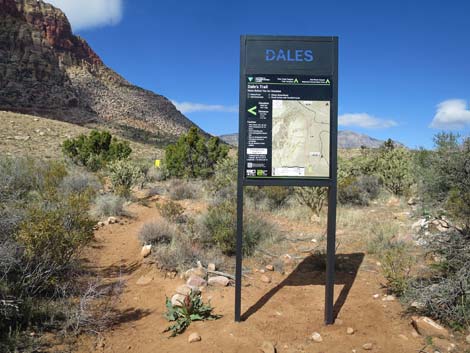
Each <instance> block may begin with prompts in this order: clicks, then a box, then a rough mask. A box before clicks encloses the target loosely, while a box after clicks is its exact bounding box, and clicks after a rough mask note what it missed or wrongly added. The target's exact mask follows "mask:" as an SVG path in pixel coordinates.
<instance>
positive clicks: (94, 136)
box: [62, 130, 132, 171]
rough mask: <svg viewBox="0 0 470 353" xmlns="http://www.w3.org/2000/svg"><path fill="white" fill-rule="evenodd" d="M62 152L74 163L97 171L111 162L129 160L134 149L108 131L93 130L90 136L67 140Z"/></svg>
mask: <svg viewBox="0 0 470 353" xmlns="http://www.w3.org/2000/svg"><path fill="white" fill-rule="evenodd" d="M62 151H63V153H64V155H65V156H67V157H69V158H70V159H71V160H72V161H73V162H74V163H76V164H80V165H83V166H86V167H87V168H88V169H90V170H92V171H96V170H98V169H100V168H102V167H103V166H104V165H105V164H106V163H107V162H109V161H114V160H120V159H125V158H127V157H128V156H129V155H130V154H131V152H132V149H131V148H130V146H129V143H128V142H127V141H119V140H118V139H116V138H113V137H112V135H111V134H110V133H109V132H107V131H102V132H100V131H97V130H93V131H91V132H90V134H89V135H88V136H86V135H83V134H82V135H79V136H78V137H77V138H74V139H67V140H65V141H64V142H63V144H62Z"/></svg>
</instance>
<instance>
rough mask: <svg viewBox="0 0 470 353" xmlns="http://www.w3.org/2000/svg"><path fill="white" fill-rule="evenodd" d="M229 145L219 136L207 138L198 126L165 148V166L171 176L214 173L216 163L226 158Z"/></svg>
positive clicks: (190, 176)
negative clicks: (223, 142) (221, 140)
mask: <svg viewBox="0 0 470 353" xmlns="http://www.w3.org/2000/svg"><path fill="white" fill-rule="evenodd" d="M227 153H228V147H227V146H226V145H223V144H221V143H220V140H219V138H217V137H211V138H210V139H206V138H205V137H204V136H203V135H202V134H201V133H199V131H198V129H197V128H196V127H192V128H191V129H189V132H188V133H187V134H185V135H182V136H181V137H180V138H179V139H178V141H177V142H176V143H175V144H171V145H169V146H168V147H167V148H166V150H165V166H166V168H167V170H168V172H169V174H170V176H175V177H179V178H181V177H185V178H197V177H208V176H210V175H212V174H213V173H214V168H215V164H216V163H217V162H218V161H219V160H221V159H223V158H225V157H226V156H227Z"/></svg>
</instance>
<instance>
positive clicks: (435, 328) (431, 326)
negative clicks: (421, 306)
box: [411, 316, 450, 338]
mask: <svg viewBox="0 0 470 353" xmlns="http://www.w3.org/2000/svg"><path fill="white" fill-rule="evenodd" d="M411 319H412V324H413V326H414V328H415V329H416V331H418V333H419V334H420V335H421V336H425V337H428V336H430V337H438V338H448V337H449V336H450V335H449V331H447V329H446V328H445V327H443V326H441V325H439V324H438V323H437V322H435V321H434V320H432V319H430V318H428V317H426V316H420V317H416V316H413V317H412V318H411Z"/></svg>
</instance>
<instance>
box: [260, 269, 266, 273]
mask: <svg viewBox="0 0 470 353" xmlns="http://www.w3.org/2000/svg"><path fill="white" fill-rule="evenodd" d="M258 272H259V273H265V272H266V271H265V270H264V269H261V270H258Z"/></svg>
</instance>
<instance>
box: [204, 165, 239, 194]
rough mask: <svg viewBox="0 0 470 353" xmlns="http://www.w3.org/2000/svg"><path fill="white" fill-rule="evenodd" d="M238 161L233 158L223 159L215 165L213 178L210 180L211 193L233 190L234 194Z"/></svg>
mask: <svg viewBox="0 0 470 353" xmlns="http://www.w3.org/2000/svg"><path fill="white" fill-rule="evenodd" d="M237 168H238V161H237V158H235V157H225V158H223V159H220V160H219V161H217V163H216V164H215V169H214V176H213V178H212V180H211V183H210V187H211V191H212V192H214V193H216V192H217V191H219V190H224V189H229V188H230V189H233V193H235V189H236V185H237V174H238V169H237Z"/></svg>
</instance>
